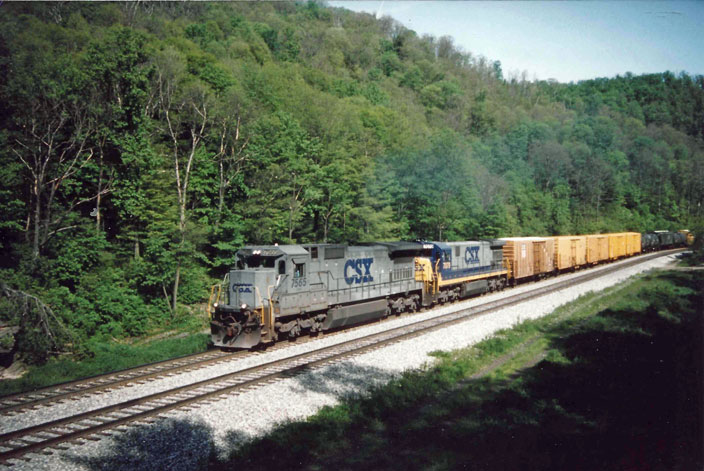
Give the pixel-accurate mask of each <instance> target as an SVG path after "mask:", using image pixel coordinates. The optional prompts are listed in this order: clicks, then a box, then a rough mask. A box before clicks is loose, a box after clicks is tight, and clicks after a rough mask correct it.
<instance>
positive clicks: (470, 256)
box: [464, 245, 479, 265]
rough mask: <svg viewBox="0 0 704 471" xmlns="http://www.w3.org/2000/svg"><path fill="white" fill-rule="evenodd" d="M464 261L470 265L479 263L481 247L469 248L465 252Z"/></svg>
mask: <svg viewBox="0 0 704 471" xmlns="http://www.w3.org/2000/svg"><path fill="white" fill-rule="evenodd" d="M464 261H465V263H467V264H468V265H471V264H473V263H479V246H478V245H477V246H475V247H467V249H466V250H465V251H464Z"/></svg>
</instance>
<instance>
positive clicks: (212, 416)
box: [0, 256, 675, 471]
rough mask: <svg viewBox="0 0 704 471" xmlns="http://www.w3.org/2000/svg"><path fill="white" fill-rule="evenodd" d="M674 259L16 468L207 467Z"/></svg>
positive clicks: (261, 358) (241, 364) (173, 381)
mask: <svg viewBox="0 0 704 471" xmlns="http://www.w3.org/2000/svg"><path fill="white" fill-rule="evenodd" d="M674 260H675V257H674V256H663V257H659V258H657V259H654V260H650V261H648V262H644V263H641V264H639V265H636V266H633V267H628V268H624V269H622V270H619V271H617V272H615V273H611V274H609V275H606V276H605V277H603V278H600V279H597V280H592V281H589V282H586V283H581V284H579V285H577V286H573V287H570V288H568V289H563V290H560V291H559V292H556V293H552V294H549V295H544V296H541V297H539V298H536V299H532V300H530V301H527V302H524V303H521V304H519V305H516V306H511V307H507V308H504V309H502V310H500V311H497V312H494V313H491V314H490V315H486V316H481V317H479V318H476V319H473V320H470V321H467V322H463V323H461V324H458V325H455V326H454V327H450V328H445V329H440V330H437V331H435V332H432V333H429V334H426V335H423V336H421V337H417V338H413V339H410V340H407V341H404V342H400V343H398V344H395V345H392V346H390V347H386V348H383V349H380V350H377V351H373V352H370V353H366V354H363V355H360V356H358V357H355V358H351V359H348V360H345V361H343V362H340V363H336V364H334V365H330V366H326V367H323V368H319V369H316V370H313V371H311V372H308V373H305V374H301V375H297V376H295V377H293V378H287V379H283V380H280V381H277V382H275V383H273V384H269V385H266V386H262V387H259V388H257V389H254V390H251V391H247V392H243V393H241V394H239V395H236V396H230V397H227V398H225V399H222V400H219V401H217V402H213V403H209V404H204V405H198V406H193V407H192V408H191V409H190V410H185V411H183V410H179V411H173V412H171V413H169V414H167V415H166V416H165V417H164V418H162V419H159V420H157V421H155V422H153V423H150V424H139V425H134V426H130V427H128V428H126V429H125V430H126V432H124V433H123V432H113V433H111V434H110V435H108V436H105V437H101V438H100V439H99V440H96V441H85V442H84V443H83V444H76V445H69V446H68V449H67V450H62V451H60V452H55V453H53V454H51V455H43V454H34V455H29V456H31V458H32V459H31V460H30V461H27V462H24V461H15V462H14V463H15V464H14V465H13V466H12V467H11V468H10V469H14V470H30V469H31V470H35V469H36V470H38V469H42V470H44V469H46V470H94V469H106V470H107V469H110V470H119V469H130V470H131V471H135V470H141V469H145V470H146V469H184V470H191V469H198V468H199V467H203V466H204V465H205V463H206V462H207V459H208V456H209V454H210V453H211V451H213V450H215V452H216V453H217V454H218V455H219V456H226V455H227V453H228V452H230V451H231V450H232V449H233V448H234V447H237V446H238V445H240V444H241V443H243V442H245V441H247V440H249V439H251V438H253V437H256V436H260V435H261V434H264V433H266V432H267V431H268V430H270V429H271V428H272V426H274V425H276V424H277V423H281V422H284V421H289V420H300V419H304V418H306V417H308V416H310V415H312V414H314V413H315V412H316V411H317V410H319V409H320V408H321V407H323V406H325V405H334V404H336V403H338V402H339V400H340V398H342V397H344V396H346V395H349V394H358V393H362V392H364V391H365V390H366V389H367V388H369V387H370V386H372V385H375V384H382V383H385V382H388V381H389V380H390V379H392V378H393V377H395V376H397V375H399V374H401V373H402V372H403V371H405V370H408V369H414V368H420V367H423V366H424V365H427V364H429V363H430V362H432V361H433V357H431V356H429V355H428V353H430V352H432V351H437V350H440V349H442V350H452V349H456V348H462V347H466V346H468V345H472V344H474V343H477V342H479V341H481V340H482V339H484V338H486V337H487V336H489V335H491V334H492V333H493V332H495V331H497V330H500V329H504V328H507V327H510V326H511V325H515V324H516V323H519V322H521V321H524V320H527V319H535V318H538V317H541V316H544V315H547V314H549V313H551V312H552V311H554V310H555V308H557V307H558V306H560V305H563V304H565V303H568V302H570V301H573V300H575V299H577V298H578V297H579V296H581V295H583V294H586V293H588V292H590V291H601V290H603V289H605V288H607V287H609V286H613V285H614V284H616V283H619V282H621V281H623V280H625V279H627V278H629V277H631V276H633V275H635V274H637V273H641V272H643V271H646V270H649V269H653V268H661V267H664V266H665V265H667V264H671V263H672V262H673V261H674ZM623 263H626V261H622V262H617V263H614V264H610V265H605V266H602V267H598V268H595V269H593V270H594V271H600V270H603V269H606V268H608V267H613V266H618V265H619V264H623ZM582 273H584V272H577V273H572V274H569V275H564V276H561V277H559V278H550V279H547V280H543V281H541V282H537V283H531V284H528V285H524V286H519V287H518V288H514V289H510V290H507V291H505V292H502V293H494V294H491V295H485V296H482V297H479V298H474V299H471V300H468V301H464V302H461V303H456V304H453V305H451V306H445V307H442V308H439V309H434V310H432V311H427V312H423V313H419V314H415V315H411V316H402V317H399V318H397V319H394V320H391V321H389V322H384V323H375V324H371V325H369V326H366V327H364V328H361V329H358V330H355V331H354V332H345V333H342V334H340V335H336V336H330V337H323V338H321V339H319V340H317V341H315V342H310V343H306V344H300V345H295V344H292V345H291V346H290V347H288V348H285V349H281V350H277V351H271V352H264V353H261V354H257V355H252V356H250V357H247V358H245V359H239V360H236V361H233V362H228V363H224V364H220V365H214V366H211V367H206V368H202V369H199V370H197V371H194V372H190V373H184V374H179V375H175V376H173V377H168V378H164V379H160V380H156V381H152V382H149V383H146V384H144V385H137V386H132V387H128V388H123V389H120V390H117V391H113V392H110V393H107V394H101V395H97V396H92V397H87V398H82V399H78V400H75V401H67V402H66V403H63V404H57V405H54V406H52V407H42V408H40V409H38V410H34V411H27V412H25V413H21V414H17V415H16V416H13V417H6V418H3V421H2V424H0V433H6V432H9V431H12V430H16V429H19V428H25V427H29V426H31V425H34V424H38V423H42V422H46V421H49V420H56V419H58V418H61V417H66V416H69V415H72V414H75V413H78V412H84V411H87V410H93V409H97V408H100V407H104V406H107V405H111V404H115V403H119V402H123V401H127V400H130V399H134V398H137V397H141V396H144V395H147V394H152V393H155V392H159V391H163V390H165V389H170V388H174V387H178V386H182V385H186V384H189V383H193V382H196V381H200V380H203V379H207V378H211V377H214V376H218V375H222V374H226V373H230V372H235V371H239V370H242V369H245V368H249V367H252V366H255V365H258V364H261V363H264V362H267V361H272V360H274V359H279V358H285V357H289V356H293V355H296V354H299V353H303V352H305V351H309V350H312V349H315V348H320V347H322V346H327V345H334V344H337V343H340V342H344V341H346V340H350V339H352V338H356V337H361V336H365V335H369V334H372V333H376V332H379V331H383V330H387V329H389V328H393V327H396V326H400V325H404V324H408V323H413V322H417V321H419V320H425V319H430V318H433V317H437V316H440V315H442V314H446V313H448V312H453V311H457V310H460V309H465V308H467V307H471V306H475V305H478V304H483V303H485V302H488V301H492V300H495V299H500V298H502V297H506V296H511V295H514V294H517V293H520V292H523V291H527V290H532V289H534V288H536V287H538V286H547V285H551V284H553V283H557V282H559V281H562V280H565V279H568V278H572V277H575V276H580V275H581V274H582Z"/></svg>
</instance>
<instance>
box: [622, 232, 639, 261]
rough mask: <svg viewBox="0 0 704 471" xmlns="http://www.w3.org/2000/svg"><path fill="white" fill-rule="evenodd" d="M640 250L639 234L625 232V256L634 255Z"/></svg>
mask: <svg viewBox="0 0 704 471" xmlns="http://www.w3.org/2000/svg"><path fill="white" fill-rule="evenodd" d="M640 250H641V247H640V232H626V255H629V256H630V255H635V254H637V253H640Z"/></svg>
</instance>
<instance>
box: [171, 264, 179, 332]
mask: <svg viewBox="0 0 704 471" xmlns="http://www.w3.org/2000/svg"><path fill="white" fill-rule="evenodd" d="M180 279H181V262H178V263H177V264H176V275H175V276H174V292H173V293H172V294H173V301H172V304H173V306H172V308H171V318H172V319H173V318H174V317H176V301H177V300H178V284H179V281H180Z"/></svg>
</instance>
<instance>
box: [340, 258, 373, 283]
mask: <svg viewBox="0 0 704 471" xmlns="http://www.w3.org/2000/svg"><path fill="white" fill-rule="evenodd" d="M372 263H374V259H373V258H355V259H352V260H347V261H346V262H345V272H344V274H345V282H346V283H347V284H348V285H351V284H352V283H366V282H368V281H374V277H372V274H371V273H370V272H369V270H370V269H371V267H372ZM362 269H364V271H362Z"/></svg>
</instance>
